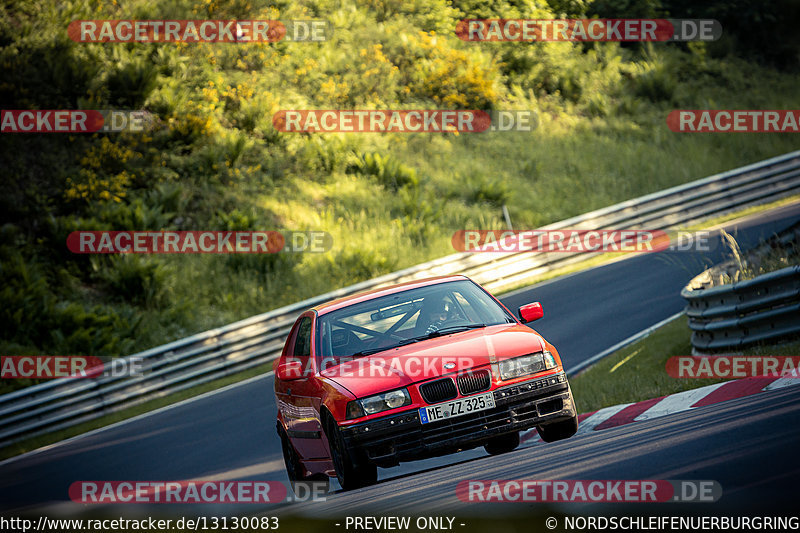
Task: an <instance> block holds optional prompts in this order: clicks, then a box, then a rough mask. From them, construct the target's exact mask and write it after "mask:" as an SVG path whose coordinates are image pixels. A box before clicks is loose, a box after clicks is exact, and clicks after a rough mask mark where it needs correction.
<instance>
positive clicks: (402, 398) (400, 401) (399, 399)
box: [347, 389, 411, 419]
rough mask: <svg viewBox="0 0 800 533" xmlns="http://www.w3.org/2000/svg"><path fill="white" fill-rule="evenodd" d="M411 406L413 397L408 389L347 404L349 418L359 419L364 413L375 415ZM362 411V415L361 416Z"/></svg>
mask: <svg viewBox="0 0 800 533" xmlns="http://www.w3.org/2000/svg"><path fill="white" fill-rule="evenodd" d="M410 404H411V397H410V396H409V395H408V391H407V390H406V389H397V390H393V391H389V392H384V393H383V394H376V395H375V396H369V397H368V398H362V399H360V400H356V401H354V402H350V403H349V404H347V418H348V419H350V418H358V416H364V414H363V413H366V414H368V415H374V414H375V413H380V412H381V411H386V410H388V409H396V408H397V407H403V406H404V405H410ZM359 411H361V413H362V414H359Z"/></svg>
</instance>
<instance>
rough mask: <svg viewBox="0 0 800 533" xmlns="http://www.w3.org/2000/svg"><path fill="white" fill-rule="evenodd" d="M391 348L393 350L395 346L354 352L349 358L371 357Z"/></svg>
mask: <svg viewBox="0 0 800 533" xmlns="http://www.w3.org/2000/svg"><path fill="white" fill-rule="evenodd" d="M392 348H395V346H386V347H384V348H369V349H367V350H361V351H360V352H356V353H354V354H353V355H351V356H350V357H364V356H365V355H372V354H376V353H378V352H385V351H386V350H391V349H392Z"/></svg>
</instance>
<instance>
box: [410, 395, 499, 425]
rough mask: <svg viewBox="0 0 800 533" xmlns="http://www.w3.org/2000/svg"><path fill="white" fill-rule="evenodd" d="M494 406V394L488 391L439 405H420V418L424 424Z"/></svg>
mask: <svg viewBox="0 0 800 533" xmlns="http://www.w3.org/2000/svg"><path fill="white" fill-rule="evenodd" d="M493 407H494V394H493V393H491V392H487V393H486V394H479V395H478V396H469V397H467V398H459V399H458V400H453V401H450V402H446V403H440V404H439V405H432V406H430V407H420V409H419V419H420V421H421V422H422V423H423V424H427V423H428V422H436V421H437V420H444V419H445V418H453V417H454V416H463V415H468V414H469V413H474V412H476V411H485V410H486V409H491V408H493Z"/></svg>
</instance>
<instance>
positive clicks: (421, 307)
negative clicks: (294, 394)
mask: <svg viewBox="0 0 800 533" xmlns="http://www.w3.org/2000/svg"><path fill="white" fill-rule="evenodd" d="M513 322H514V318H513V317H512V316H511V315H510V314H509V313H508V312H507V311H506V310H505V309H503V308H502V307H501V306H499V305H498V304H497V302H496V301H495V300H494V299H493V298H492V297H490V296H489V295H488V294H487V293H486V292H485V291H484V290H483V289H481V288H480V287H478V286H477V285H475V284H474V283H472V282H471V281H468V280H463V281H451V282H446V283H439V284H437V285H431V286H427V287H419V288H417V289H410V290H407V291H403V292H398V293H395V294H390V295H388V296H383V297H381V298H375V299H373V300H368V301H366V302H361V303H357V304H353V305H350V306H348V307H344V308H342V309H338V310H336V311H333V312H331V313H327V314H324V315H322V316H320V317H319V320H318V327H317V335H318V338H317V342H316V345H317V346H318V347H319V348H318V350H317V357H318V358H320V359H321V362H322V364H323V368H329V367H331V366H336V365H338V364H340V363H341V362H343V361H344V360H349V359H352V358H354V357H360V356H364V355H369V354H372V353H377V352H381V351H383V350H388V349H390V348H394V347H396V346H402V345H404V344H409V343H412V342H417V341H421V340H424V339H427V338H432V337H436V336H440V335H447V334H449V333H456V332H459V331H462V330H466V329H472V328H481V327H484V326H491V325H496V324H507V323H513Z"/></svg>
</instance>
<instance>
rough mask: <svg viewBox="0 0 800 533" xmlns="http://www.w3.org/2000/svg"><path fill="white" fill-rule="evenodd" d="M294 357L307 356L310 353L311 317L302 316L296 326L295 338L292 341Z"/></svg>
mask: <svg viewBox="0 0 800 533" xmlns="http://www.w3.org/2000/svg"><path fill="white" fill-rule="evenodd" d="M292 355H294V356H295V357H308V356H309V355H311V319H310V318H308V317H304V318H303V320H301V321H300V325H299V326H298V327H297V338H296V340H295V342H294V352H293V353H292Z"/></svg>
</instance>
